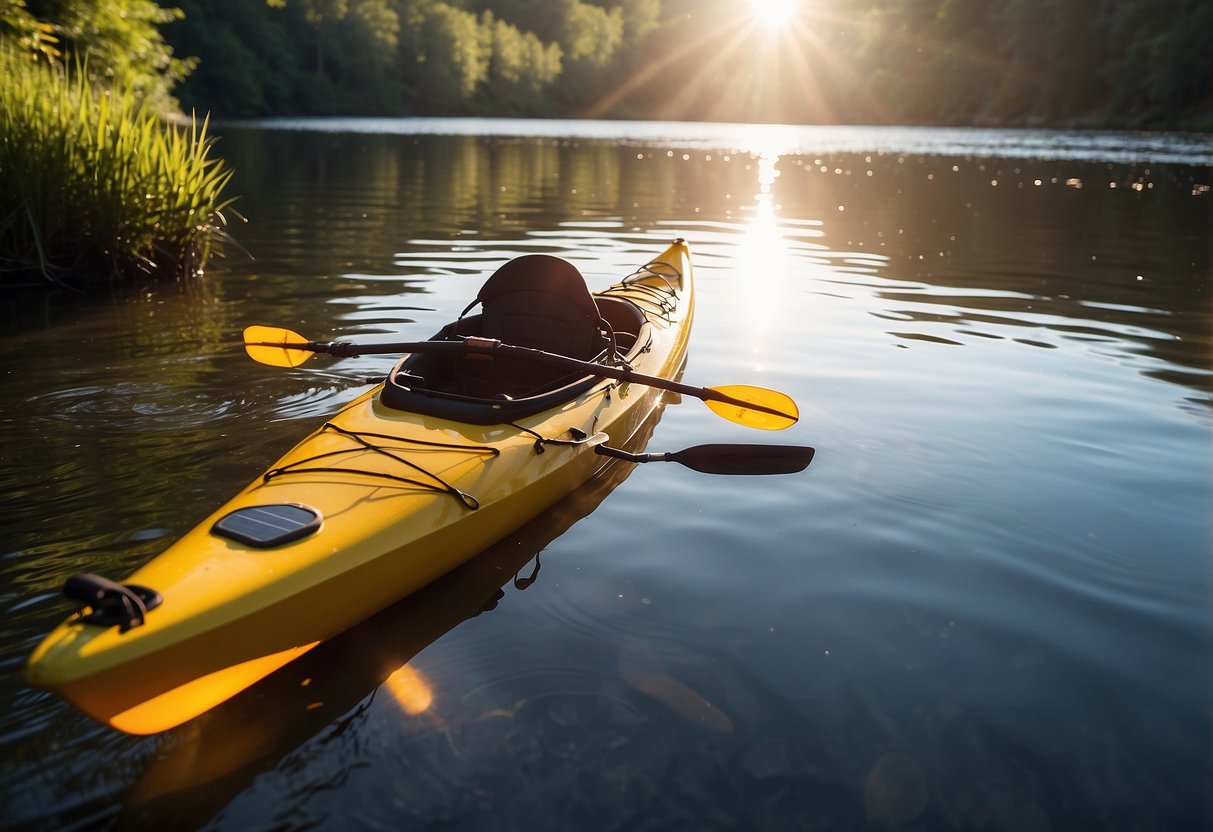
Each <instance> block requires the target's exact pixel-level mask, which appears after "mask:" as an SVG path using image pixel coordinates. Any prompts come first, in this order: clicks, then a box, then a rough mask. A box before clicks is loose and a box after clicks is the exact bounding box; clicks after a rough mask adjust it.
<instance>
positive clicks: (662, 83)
mask: <svg viewBox="0 0 1213 832" xmlns="http://www.w3.org/2000/svg"><path fill="white" fill-rule="evenodd" d="M22 5H28V7H29V11H30V13H31V14H32V15H33V17H34V18H36V19H39V20H51V21H53V22H56V23H60V22H62V21H66V22H67V25H64V26H61V27H60V29H59V32H60V37H61V39H62V41H63V45H64V46H65V48H67V49H68V50H69V51H70V50H71V49H72V48H74V47H83V48H87V49H89V50H94V51H95V50H97V49H102V50H103V49H109V53H108V54H109V56H110V58H109V59H110V60H113V61H115V62H116V63H121V62H122V61H123V60H125V58H124V56H126V55H128V54H137V52H138V50H136V49H132V48H131V44H130V43H125V44H120V45H119V46H118V47H117V48H111V47H109V46H106V45H105V44H104V43H103V42H102V41H104V38H99V37H98V35H97V29H96V27H92V28H90V27H89V26H85V25H82V22H83V23H87V22H90V21H95V20H102V21H103V22H105V21H109V22H110V25H112V23H113V21H115V20H117V19H118V18H117V17H116V16H115V15H114V14H112V13H108V14H107V13H103V12H102V10H106V9H109V10H111V11H112V10H113V9H115V8H119V7H121V8H123V9H124V10H125V13H126V14H125V16H124V17H123V18H122V19H130V18H131V16H132V15H134V17H136V18H138V19H139V20H140V21H142V22H143V23H146V24H148V25H154V26H156V27H158V28H159V35H162V36H163V39H164V41H165V42H166V43H167V46H170V47H171V54H170V56H167V57H166V56H164V55H162V54H160V53H159V52H157V51H156V50H155V49H153V50H151V52H150V53H149V52H147V51H146V50H145V52H144V55H145V58H146V59H145V60H144V61H143V65H144V68H145V69H149V70H150V71H151V72H153V73H156V74H158V75H159V76H161V77H162V79H163V85H164V86H167V87H169V88H171V87H173V85H174V84H175V83H176V82H177V81H178V80H179V79H180V78H181V77H182V74H183V70H188V69H189V68H190V67H191V66H192V67H193V68H192V71H191V72H189V74H188V76H186V77H185V79H184V81H182V82H181V83H180V84H177V85H176V95H177V97H178V98H179V99H180V101H181V103H182V105H183V106H184V107H186V108H187V109H188V108H194V109H198V110H203V111H212V112H215V113H217V114H220V115H239V116H259V115H284V114H314V115H328V114H376V115H525V116H586V115H588V116H601V117H635V118H684V119H715V120H729V121H788V122H807V123H813V122H821V123H911V124H913V123H923V124H1004V125H1080V126H1088V125H1089V126H1121V127H1164V128H1173V127H1182V126H1187V127H1192V128H1197V129H1213V48H1211V47H1210V42H1211V38H1210V35H1211V33H1213V0H1000V2H997V3H994V2H990V1H989V0H801V3H800V9H799V12H798V14H797V16H796V18H795V19H794V20H793V21H791V22H790V23H789V24H788V25H787V26H785V27H783V29H782V30H781V31H779V32H771V31H769V30H766V29H763V28H762V27H760V26H758V25H757V24H756V23H755V22H754V21H753V18H752V16H751V14H750V11H749V9H750V4H749V3H748V2H747V0H175V2H174V1H173V0H168V2H165V3H164V5H165V6H166V7H167V6H169V5H171V6H174V7H179V8H180V11H181V13H180V14H175V13H172V12H171V10H170V11H168V12H166V11H164V10H163V9H161V8H159V7H158V6H157V4H156V3H155V2H152V0H27V2H26V3H25V4H23V3H22V2H21V0H0V11H2V10H3V9H5V8H6V6H7V7H10V8H14V9H15V8H18V7H20V6H22ZM4 24H5V17H4V14H3V13H0V28H3V26H4ZM155 45H156V44H154V43H153V46H155ZM170 58H171V60H170ZM193 59H197V60H196V61H194V60H193ZM153 64H154V65H153Z"/></svg>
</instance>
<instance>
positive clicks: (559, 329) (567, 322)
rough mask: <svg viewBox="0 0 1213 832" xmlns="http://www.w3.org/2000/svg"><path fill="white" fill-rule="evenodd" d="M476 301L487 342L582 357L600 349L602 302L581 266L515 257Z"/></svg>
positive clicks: (539, 256) (557, 259) (549, 258)
mask: <svg viewBox="0 0 1213 832" xmlns="http://www.w3.org/2000/svg"><path fill="white" fill-rule="evenodd" d="M476 303H479V304H480V305H481V307H482V308H483V314H482V323H481V331H480V334H481V335H482V336H483V337H485V338H497V339H499V340H501V341H503V342H504V343H506V344H515V345H517V346H520V347H533V348H534V349H540V350H545V351H547V352H554V353H558V354H560V355H568V356H571V357H573V358H583V359H589V358H593V357H594V356H595V355H596V354H597V353H598V352H599V351H600V349H601V340H600V339H601V336H600V333H599V323H600V322H601V319H602V315H601V314H600V313H599V311H598V304H597V303H595V302H594V296H593V295H592V294H590V289H589V287H588V286H586V283H585V278H583V277H582V276H581V272H579V271H577V267H576V266H574V265H573V264H572V263H570V262H569V261H567V260H564V259H562V258H560V257H553V256H552V255H550V254H526V255H523V256H522V257H516V258H514V259H513V260H511V261H509V262H508V263H506V264H505V265H503V266H502V267H501V268H499V269H497V271H496V272H494V273H493V275H492V276H491V277H490V278H489V279H488V280H487V281H485V283H484V285H483V286H482V287H480V292H479V293H478V294H477V295H476V300H475V301H474V302H473V303H472V306H475V304H476ZM468 308H469V309H470V308H471V306H469V307H468ZM464 311H465V312H466V311H467V310H464Z"/></svg>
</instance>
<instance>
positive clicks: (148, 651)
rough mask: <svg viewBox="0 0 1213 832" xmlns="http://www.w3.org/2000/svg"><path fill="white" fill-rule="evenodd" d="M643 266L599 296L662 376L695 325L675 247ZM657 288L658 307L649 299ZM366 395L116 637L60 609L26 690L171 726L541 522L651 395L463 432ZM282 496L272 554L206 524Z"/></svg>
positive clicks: (310, 441)
mask: <svg viewBox="0 0 1213 832" xmlns="http://www.w3.org/2000/svg"><path fill="white" fill-rule="evenodd" d="M656 263H660V264H661V265H654V264H656ZM654 264H650V268H651V269H654V270H657V274H655V275H653V279H652V280H651V281H650V280H649V279H648V278H645V277H643V276H642V279H641V280H640V281H638V282H637V285H635V286H633V287H632V288H631V289H629V288H628V286H627V285H626V284H618V285H617V286H616V287H612V289H610V290H608V292H609V293H611V295H612V298H613V299H614V300H622V301H626V302H628V303H633V304H634V305H635V306H636V307H637V308H638V309H639V310H640V311H641V313H642V314H643V315H644V318H645V333H646V338H647V339H648V341H647V347H646V349H645V350H644V351H637V353H636V358H635V362H634V368H635V369H636V370H637V371H638V372H642V373H645V374H648V375H655V376H659V377H662V378H673V377H674V376H676V375H677V374H678V373H679V371H680V370H681V367H682V365H683V363H684V361H685V357H686V349H687V339H688V337H689V329H690V323H691V319H692V316H693V305H694V302H693V288H692V284H693V277H692V273H691V264H690V255H689V251H688V250H687V248H686V246H685V244H683V243H681V242H676V243H675V244H674V245H672V246H671V247H670V248H669V249H668V250H666V251H665V252H663V253H662V254H661V255H660V256H659V257H658V258H656V260H655V261H654ZM667 272H668V273H667ZM658 284H660V286H661V287H662V289H661V291H662V293H664V294H668V297H661V298H659V299H656V300H655V297H656V295H655V292H654V287H655V286H657V285H658ZM381 392H382V385H380V386H378V387H376V388H374V389H372V390H369V391H368V392H366V393H365V394H363V395H362V396H360V397H359V398H357V399H355V400H354V401H353V402H351V403H350V404H349V405H347V406H346V407H345V408H343V409H342V410H341V411H340V412H339V413H337V414H336V415H334V416H333V417H332V418H331V419H329V420H328V422H326V423H325V424H324V425H323V426H322V427H321V428H320V429H318V430H317V431H316V432H314V433H313V434H311V435H310V436H309V437H307V438H306V439H304V440H303V441H302V442H301V443H300V444H299V445H297V446H296V447H295V448H294V449H292V450H291V451H289V452H288V453H287V454H286V455H284V456H283V457H282V458H281V459H280V460H279V461H278V462H277V463H275V465H274V466H273V467H271V469H270V470H269V471H268V472H267V473H266V475H263V476H262V477H259V478H258V479H257V480H255V481H254V482H253V483H251V484H250V485H249V486H248V487H246V488H245V489H244V490H243V491H241V492H240V493H239V494H238V495H237V496H236V497H234V498H233V499H232V500H231V501H229V502H228V503H227V504H226V505H224V506H223V507H222V508H220V509H219V510H218V511H216V512H215V513H214V514H213V515H212V516H211V517H209V518H207V519H206V520H204V521H203V522H202V523H201V524H199V525H198V526H197V527H196V528H194V529H193V530H192V531H190V532H189V533H187V534H186V535H185V536H184V537H182V538H181V539H180V540H179V541H177V542H176V543H175V544H174V545H173V546H171V547H170V548H169V549H167V550H166V551H165V552H163V553H162V554H161V555H159V556H158V557H156V558H155V559H153V560H152V561H150V562H149V563H148V564H146V565H145V566H143V567H142V568H140V569H139V570H137V571H136V572H135V573H134V574H132V575H131V576H130V577H129V578H128V579H127V582H129V583H131V584H139V585H143V586H147V587H151V588H153V589H155V590H157V591H158V592H159V593H160V594H161V596H162V597H163V603H162V604H161V605H160V606H159V607H157V608H155V609H153V610H151V611H150V612H148V614H147V617H146V621H145V623H144V624H142V625H140V626H135V627H132V628H130V629H128V630H127V631H126V632H120V631H119V628H118V627H107V628H103V627H101V626H98V625H93V624H89V623H85V622H82V621H80V620H79V619H78V616H77V617H73V618H72V619H69V620H68V621H66V622H64V623H63V624H61V625H60V626H59V627H58V628H56V629H55V630H54V631H53V632H52V633H51V634H50V635H49V636H47V638H46V639H45V640H44V641H43V643H42V644H41V645H40V646H39V647H38V648H37V649H36V650H35V652H34V653H33V655H32V656H31V657H30V660H29V662H28V664H27V667H26V678H27V680H28V681H29V682H30V683H31V684H33V685H35V686H38V687H43V688H46V689H48V690H51V691H53V692H54V693H56V694H58V695H59V696H61V697H63V698H64V699H66V700H67V701H69V702H71V703H72V704H73V705H75V706H76V707H77V708H79V709H80V710H81V711H83V712H84V713H86V714H88V715H89V716H90V717H92V718H93V719H96V720H97V721H99V722H103V723H106V724H109V725H110V726H112V727H114V728H117V729H119V730H121V731H125V732H128V733H136V734H146V733H155V732H159V731H163V730H166V729H168V728H171V727H173V726H175V725H178V724H180V723H182V722H185V721H187V720H189V719H191V718H193V717H194V716H197V715H198V714H200V713H202V712H204V711H206V710H209V709H210V708H212V707H214V706H215V705H216V704H218V703H220V702H222V701H224V700H225V699H228V698H230V697H231V696H233V695H235V694H236V693H238V692H239V691H240V690H243V689H244V688H246V687H248V686H249V685H251V684H253V683H255V682H257V681H258V680H260V679H261V678H264V677H265V676H266V675H268V674H269V673H271V672H273V671H274V670H276V669H277V668H279V667H281V666H282V665H284V664H286V663H287V662H289V661H291V660H293V659H294V658H296V657H298V656H299V655H301V654H303V653H305V652H306V651H307V650H309V649H311V648H312V647H314V646H315V645H317V644H319V643H320V642H322V641H325V640H327V639H330V638H332V637H333V636H335V635H337V634H338V633H341V632H343V631H344V630H347V629H349V628H351V627H353V626H354V625H355V624H357V623H358V622H360V621H362V620H364V619H366V618H368V617H369V616H371V615H373V614H374V613H376V612H378V611H379V610H381V609H383V608H385V607H387V606H389V605H390V604H392V603H393V602H395V601H397V600H399V599H400V598H402V597H404V596H406V595H409V594H411V593H413V592H415V591H416V590H418V589H420V588H421V587H423V586H425V585H427V584H429V583H431V582H432V581H434V580H435V579H437V578H439V577H440V576H442V575H444V574H446V573H447V572H450V571H451V570H453V569H455V568H456V567H457V566H459V565H460V564H462V563H464V562H465V561H467V560H468V559H470V558H471V557H473V556H475V555H476V554H478V553H479V552H480V551H482V550H483V549H485V548H486V547H488V546H489V545H490V544H492V543H494V542H495V541H497V540H499V539H501V538H502V537H504V536H505V535H507V534H508V533H509V532H511V531H512V530H514V529H516V528H518V527H519V526H520V525H522V524H523V523H525V522H526V521H527V520H529V519H531V518H533V517H535V516H536V515H538V514H540V513H542V512H543V511H544V510H545V509H546V508H548V507H549V506H551V505H553V504H554V503H556V502H557V501H559V500H560V499H562V498H563V497H564V496H566V495H567V494H569V493H570V492H571V491H572V490H574V489H576V488H577V487H578V486H580V485H581V484H582V483H584V482H585V481H586V480H588V479H590V478H591V477H593V476H594V475H595V474H596V473H597V472H598V471H599V470H601V468H602V467H603V466H604V464H605V463H606V459H605V458H604V457H601V456H599V455H598V454H596V453H595V452H594V449H593V446H592V443H587V442H584V441H579V440H583V439H584V438H585V437H588V436H593V435H595V434H598V433H606V434H607V435H608V436H609V437H610V441H611V443H612V444H624V443H626V442H627V440H628V439H629V438H631V437H632V436H633V435H634V434H635V433H636V432H637V431H638V430H639V429H640V428H641V425H642V424H643V422H644V421H645V419H646V418H647V417H648V416H649V415H650V414H651V413H652V412H653V411H654V410H655V409H656V408H657V406H658V404H659V403H660V395H661V393H660V392H659V391H658V390H655V389H653V388H650V387H643V386H640V385H634V384H628V383H622V384H621V383H618V382H612V381H609V380H606V379H599V380H598V382H596V383H594V384H592V385H589V386H588V388H586V389H584V390H582V392H580V393H579V394H578V395H577V396H576V397H575V398H573V399H570V400H568V401H565V402H562V403H561V404H560V405H559V406H557V407H553V408H551V409H549V410H546V411H543V412H541V413H537V414H534V415H532V416H530V417H528V418H525V419H519V420H517V421H513V422H511V423H508V424H494V425H475V424H467V423H463V422H456V421H452V420H448V419H442V418H438V417H434V416H426V415H420V414H417V413H413V412H407V411H402V410H398V409H395V408H391V407H388V406H386V405H385V404H384V403H383V401H382V396H381ZM282 504H287V505H302V506H306V507H307V508H308V509H309V510H312V511H314V512H315V513H316V514H317V515H319V517H320V518H322V522H321V525H320V527H319V529H318V530H317V531H315V532H314V533H312V534H309V535H306V536H304V537H302V538H301V539H298V540H293V541H291V542H288V543H284V544H282V545H277V546H272V547H269V548H258V547H256V546H252V545H248V544H245V543H243V542H240V541H236V540H233V539H231V538H229V537H224V536H221V535H218V534H216V533H215V532H214V531H213V527H214V524H215V523H216V522H217V521H219V520H220V519H221V518H223V517H225V516H227V515H229V514H230V513H231V512H233V511H238V510H240V509H247V508H249V507H253V506H266V505H282Z"/></svg>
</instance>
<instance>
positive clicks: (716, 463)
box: [658, 445, 814, 475]
mask: <svg viewBox="0 0 1213 832" xmlns="http://www.w3.org/2000/svg"><path fill="white" fill-rule="evenodd" d="M813 453H814V451H813V449H812V448H807V447H804V446H802V445H696V446H695V447H693V448H685V449H683V450H681V451H674V452H673V453H669V454H666V455H665V459H666V460H668V461H670V462H677V463H679V464H681V465H685V466H686V467H688V468H690V469H691V470H693V471H699V472H700V473H703V474H743V475H745V474H749V475H753V474H795V473H797V472H798V471H803V470H804V469H805V468H808V467H809V463H810V462H812V461H813ZM658 458H660V457H658Z"/></svg>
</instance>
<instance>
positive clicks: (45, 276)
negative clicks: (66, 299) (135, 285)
mask: <svg viewBox="0 0 1213 832" xmlns="http://www.w3.org/2000/svg"><path fill="white" fill-rule="evenodd" d="M213 144H214V139H213V138H212V137H211V136H210V134H209V132H208V121H207V120H206V119H204V120H203V121H202V122H201V124H199V123H198V121H197V120H196V119H190V120H189V121H188V123H185V124H183V125H173V124H170V123H168V122H166V121H165V120H164V119H163V118H162V117H161V115H160V114H159V113H157V112H155V111H154V110H152V109H151V108H149V107H146V106H144V105H143V104H142V103H141V102H140V101H139V100H138V98H136V96H135V95H134V94H133V92H132V91H131V90H129V89H123V88H120V87H117V86H111V87H109V88H104V87H94V85H93V83H92V82H91V81H90V79H89V74H88V72H87V67H86V66H79V67H76V68H75V71H71V72H69V71H67V70H66V69H64V68H63V67H59V66H48V65H47V64H45V63H35V62H33V61H31V60H29V59H28V58H27V57H26V56H24V55H22V54H20V53H17V52H14V51H11V50H5V49H3V48H2V47H0V287H2V286H16V285H29V284H35V283H43V284H45V283H62V284H69V285H81V284H85V283H90V282H97V281H104V280H113V279H121V278H129V277H138V276H153V277H183V276H188V275H194V274H200V273H201V271H202V269H203V267H204V266H205V265H206V262H207V260H208V259H209V258H210V256H211V254H212V253H213V248H214V247H215V245H216V243H222V242H224V241H225V240H227V239H228V237H227V234H226V226H227V220H226V217H225V216H224V210H225V209H227V208H228V207H229V206H230V204H231V202H232V200H231V199H226V198H225V197H224V195H223V191H224V189H225V188H226V186H227V185H228V182H229V181H230V179H231V176H232V171H231V170H230V169H229V168H228V167H227V166H226V165H225V164H224V163H223V161H222V160H221V159H219V158H217V157H212V155H211V150H212V147H213Z"/></svg>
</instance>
